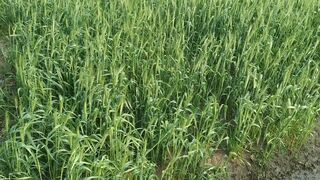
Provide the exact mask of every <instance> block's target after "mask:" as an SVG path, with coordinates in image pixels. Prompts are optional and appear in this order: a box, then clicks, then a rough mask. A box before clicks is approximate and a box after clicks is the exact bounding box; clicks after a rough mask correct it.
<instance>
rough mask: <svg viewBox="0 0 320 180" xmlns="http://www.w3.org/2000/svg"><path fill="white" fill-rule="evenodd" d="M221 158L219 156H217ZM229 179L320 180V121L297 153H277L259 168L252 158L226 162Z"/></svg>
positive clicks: (246, 157)
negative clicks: (264, 165)
mask: <svg viewBox="0 0 320 180" xmlns="http://www.w3.org/2000/svg"><path fill="white" fill-rule="evenodd" d="M219 156H221V155H219ZM227 169H228V172H229V178H228V179H232V180H238V179H252V180H255V179H293V180H319V179H320V119H319V120H318V121H317V122H316V125H315V129H314V133H313V136H312V137H311V138H310V139H309V140H308V142H307V143H306V144H305V145H304V146H303V147H302V148H301V149H300V150H299V151H298V152H295V153H293V152H278V153H276V155H275V157H274V158H273V160H271V161H270V162H268V163H267V165H266V167H264V168H261V167H260V166H259V165H258V164H257V163H256V161H254V158H252V157H250V156H248V155H247V156H245V157H244V160H243V161H242V162H239V161H238V160H232V161H230V160H229V161H228V163H227Z"/></svg>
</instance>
